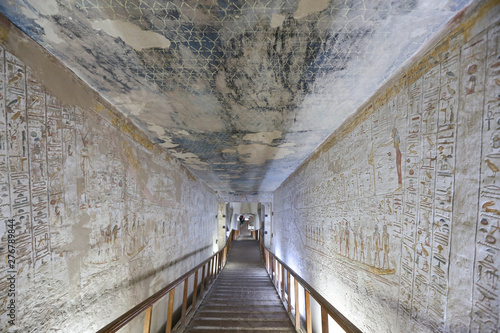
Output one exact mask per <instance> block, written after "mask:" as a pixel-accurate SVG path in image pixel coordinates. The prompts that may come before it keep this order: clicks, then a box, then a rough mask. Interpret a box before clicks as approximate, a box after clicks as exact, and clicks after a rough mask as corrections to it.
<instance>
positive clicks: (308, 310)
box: [304, 290, 312, 333]
mask: <svg viewBox="0 0 500 333" xmlns="http://www.w3.org/2000/svg"><path fill="white" fill-rule="evenodd" d="M304 296H305V298H306V326H307V331H306V332H307V333H312V320H311V295H309V292H308V291H307V290H304Z"/></svg>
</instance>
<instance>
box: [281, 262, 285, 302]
mask: <svg viewBox="0 0 500 333" xmlns="http://www.w3.org/2000/svg"><path fill="white" fill-rule="evenodd" d="M281 299H282V300H283V302H284V301H285V267H283V265H281Z"/></svg>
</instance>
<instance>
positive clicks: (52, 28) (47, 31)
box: [21, 2, 64, 44]
mask: <svg viewBox="0 0 500 333" xmlns="http://www.w3.org/2000/svg"><path fill="white" fill-rule="evenodd" d="M36 4H37V5H39V3H38V2H36ZM55 6H56V9H54V8H50V7H51V6H48V7H49V8H50V9H46V12H47V13H48V14H50V13H51V12H52V11H54V14H57V12H58V11H59V9H58V8H57V4H56V5H55ZM41 7H43V6H41ZM35 8H36V9H37V10H38V8H37V7H36V6H35ZM21 11H22V13H23V14H24V15H26V17H28V18H31V19H33V20H34V21H35V22H36V24H38V25H39V26H40V27H41V28H42V29H43V33H44V35H45V37H46V38H47V40H49V41H51V42H53V43H55V44H61V43H63V42H64V40H63V39H61V38H60V37H59V36H58V35H57V32H56V31H59V27H58V26H57V25H55V24H54V23H52V22H51V21H49V20H47V19H46V18H44V17H41V16H38V15H35V14H34V13H33V12H32V11H31V10H30V9H28V8H27V7H21ZM48 14H47V15H48Z"/></svg>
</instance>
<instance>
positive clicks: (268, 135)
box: [243, 131, 282, 144]
mask: <svg viewBox="0 0 500 333" xmlns="http://www.w3.org/2000/svg"><path fill="white" fill-rule="evenodd" d="M281 134H282V132H280V131H274V132H260V133H250V134H247V135H245V136H244V137H243V140H247V141H253V142H263V143H265V144H270V143H271V142H273V140H274V139H278V138H280V137H281Z"/></svg>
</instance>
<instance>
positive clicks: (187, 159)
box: [172, 152, 208, 170]
mask: <svg viewBox="0 0 500 333" xmlns="http://www.w3.org/2000/svg"><path fill="white" fill-rule="evenodd" d="M172 155H174V157H177V158H178V159H180V160H182V161H183V162H184V163H186V164H188V165H189V167H191V168H193V169H195V170H206V167H207V166H208V163H207V162H203V161H202V160H200V158H199V157H198V156H197V155H195V154H193V153H178V152H175V153H172Z"/></svg>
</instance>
